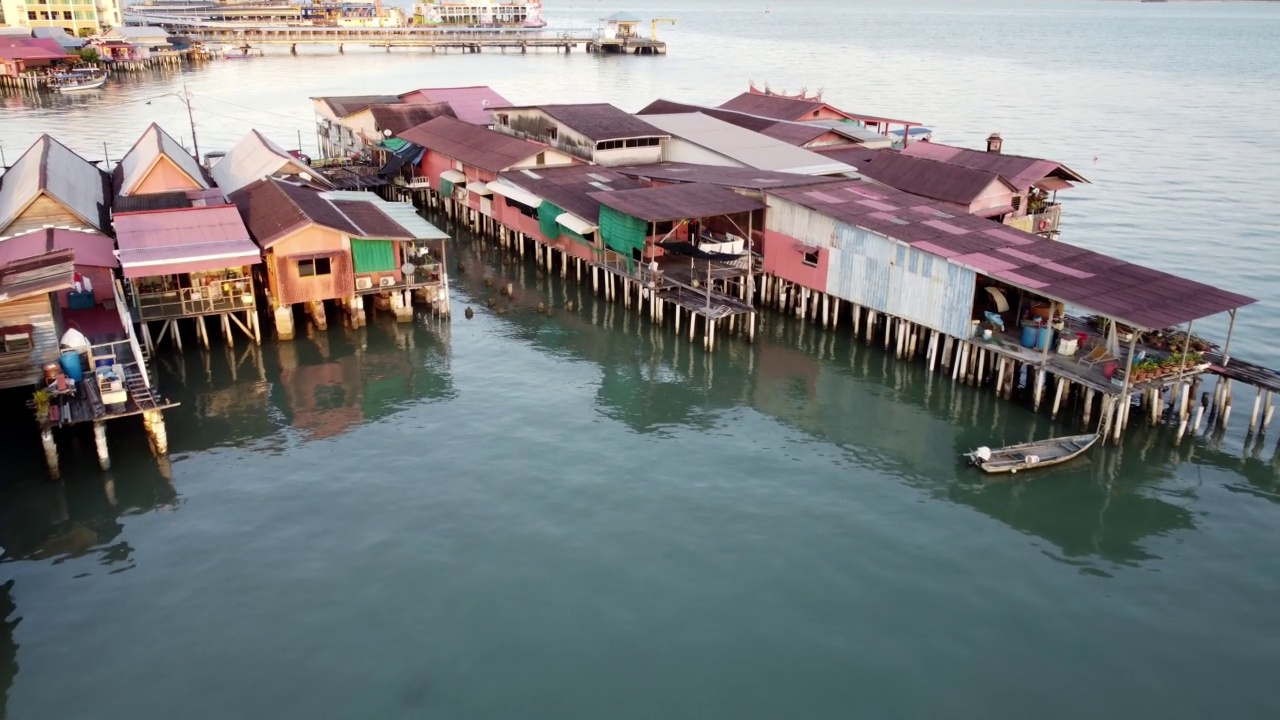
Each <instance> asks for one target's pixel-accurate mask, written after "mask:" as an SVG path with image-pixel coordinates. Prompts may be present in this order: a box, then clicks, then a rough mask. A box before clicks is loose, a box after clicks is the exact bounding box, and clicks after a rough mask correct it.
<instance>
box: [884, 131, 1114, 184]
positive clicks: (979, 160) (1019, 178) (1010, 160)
mask: <svg viewBox="0 0 1280 720" xmlns="http://www.w3.org/2000/svg"><path fill="white" fill-rule="evenodd" d="M902 154H903V155H910V156H912V157H923V158H929V159H930V160H940V161H942V162H945V163H950V164H952V165H961V166H964V167H968V168H973V169H975V170H985V171H987V172H993V173H996V174H998V175H1001V176H1003V177H1004V179H1006V180H1008V181H1009V182H1011V183H1013V186H1014V187H1015V188H1017V189H1018V191H1019V192H1023V191H1025V190H1027V189H1028V188H1030V187H1031V186H1032V185H1035V184H1036V183H1038V182H1042V181H1044V180H1045V179H1047V178H1051V177H1052V178H1057V179H1061V180H1066V181H1068V182H1089V181H1088V180H1086V179H1085V178H1084V176H1083V175H1080V174H1079V173H1077V172H1075V171H1074V170H1072V169H1071V168H1069V167H1067V166H1066V165H1063V164H1062V163H1060V162H1055V161H1053V160H1041V159H1039V158H1033V157H1024V156H1021V155H1007V154H1004V153H989V152H985V151H983V150H970V149H969V148H962V147H956V146H954V145H943V144H941V143H935V142H918V143H911V144H910V145H908V146H906V147H905V148H903V149H902Z"/></svg>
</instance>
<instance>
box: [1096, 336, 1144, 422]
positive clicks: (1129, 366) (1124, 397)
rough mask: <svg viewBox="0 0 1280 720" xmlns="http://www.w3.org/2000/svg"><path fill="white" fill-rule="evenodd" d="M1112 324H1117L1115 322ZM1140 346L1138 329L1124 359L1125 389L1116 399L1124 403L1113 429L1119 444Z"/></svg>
mask: <svg viewBox="0 0 1280 720" xmlns="http://www.w3.org/2000/svg"><path fill="white" fill-rule="evenodd" d="M1112 322H1115V321H1114V320H1113V321H1112ZM1137 345H1138V329H1137V328H1134V329H1133V334H1132V336H1131V337H1130V338H1129V355H1128V356H1127V357H1126V358H1125V359H1124V387H1123V388H1121V390H1120V397H1118V398H1116V399H1117V400H1119V401H1120V402H1122V403H1124V404H1123V405H1121V406H1120V407H1119V408H1118V409H1117V411H1116V419H1115V427H1113V428H1111V430H1112V433H1111V437H1112V439H1114V440H1116V441H1117V442H1118V441H1119V440H1120V434H1121V432H1123V431H1124V421H1125V415H1126V414H1128V412H1129V406H1130V405H1131V403H1130V398H1129V379H1130V378H1131V377H1133V351H1134V350H1135V349H1136V348H1137ZM1104 441H1105V438H1104Z"/></svg>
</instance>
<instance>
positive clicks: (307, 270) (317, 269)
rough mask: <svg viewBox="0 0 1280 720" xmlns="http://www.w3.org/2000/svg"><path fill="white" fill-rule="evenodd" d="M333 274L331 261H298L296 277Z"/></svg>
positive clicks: (325, 259) (328, 259)
mask: <svg viewBox="0 0 1280 720" xmlns="http://www.w3.org/2000/svg"><path fill="white" fill-rule="evenodd" d="M332 272H333V261H332V260H331V259H330V258H327V257H321V258H312V259H310V260H299V261H298V277H312V276H315V275H329V274H331V273H332Z"/></svg>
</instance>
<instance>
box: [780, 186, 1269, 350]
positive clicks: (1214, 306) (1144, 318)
mask: <svg viewBox="0 0 1280 720" xmlns="http://www.w3.org/2000/svg"><path fill="white" fill-rule="evenodd" d="M766 195H767V198H768V199H769V201H770V205H771V206H772V205H773V204H774V203H776V200H774V198H781V199H784V200H788V201H790V202H794V203H797V204H799V205H802V206H804V207H807V208H809V209H811V210H813V211H815V212H817V213H819V214H821V215H825V216H827V217H831V218H834V219H836V220H839V221H841V222H845V223H848V224H849V225H853V226H857V227H861V228H864V229H866V230H869V231H871V232H874V233H877V234H879V235H883V236H884V237H888V238H892V239H894V240H896V241H898V242H901V243H904V244H907V245H910V246H912V247H914V248H916V249H917V250H921V251H923V252H926V253H929V254H930V255H933V256H935V257H941V258H946V259H947V260H948V261H949V262H952V263H955V264H957V265H960V266H963V267H967V268H970V269H972V270H974V271H975V272H978V273H981V274H983V275H985V276H987V277H991V278H995V279H997V280H1001V281H1003V282H1006V283H1009V284H1010V285H1013V286H1015V287H1020V288H1024V289H1026V290H1030V291H1032V292H1035V293H1038V294H1040V295H1043V296H1045V297H1048V298H1051V299H1054V300H1058V301H1060V302H1064V303H1067V304H1070V305H1075V306H1078V307H1080V308H1083V309H1085V310H1089V311H1091V312H1095V313H1099V314H1102V315H1106V316H1107V317H1111V318H1115V319H1116V320H1119V321H1121V322H1123V323H1126V324H1130V325H1135V326H1137V327H1140V328H1148V329H1153V328H1164V327H1172V326H1175V325H1180V324H1182V323H1184V322H1187V321H1189V320H1196V319H1199V318H1202V317H1207V316H1209V315H1216V314H1217V313H1220V312H1225V311H1227V310H1232V309H1235V308H1238V307H1242V306H1244V305H1248V304H1250V303H1253V302H1256V301H1255V300H1254V299H1253V298H1250V297H1246V296H1244V295H1238V294H1236V293H1232V292H1228V291H1225V290H1219V289H1218V288H1215V287H1212V286H1209V285H1205V284H1203V283H1199V282H1195V281H1194V280H1188V279H1185V278H1180V277H1177V276H1175V275H1171V274H1169V273H1166V272H1162V271H1160V270H1153V269H1151V268H1147V267H1143V266H1141V265H1136V264H1134V263H1129V262H1125V261H1124V260H1120V259H1117V258H1113V257H1108V256H1106V255H1102V254H1100V253H1096V252H1093V251H1091V250H1085V249H1084V248H1079V247H1075V246H1072V245H1068V244H1066V243H1063V242H1060V241H1057V240H1051V239H1048V238H1043V237H1040V236H1039V235H1033V234H1031V233H1027V232H1023V231H1021V230H1017V229H1015V228H1011V227H1007V226H1005V225H1002V224H1000V223H998V222H995V221H993V220H988V219H986V218H982V217H978V216H977V215H968V214H964V213H960V212H957V211H956V210H955V209H954V208H953V207H952V206H951V205H950V204H949V203H944V202H939V201H931V200H927V199H925V198H922V197H919V196H916V195H912V194H910V193H906V192H902V191H901V190H894V189H893V188H887V187H881V186H875V185H872V184H871V183H869V182H867V181H865V180H845V181H841V182H839V183H834V184H831V185H823V186H821V187H819V188H814V189H810V188H793V189H780V190H770V191H767V193H766ZM797 240H804V238H797Z"/></svg>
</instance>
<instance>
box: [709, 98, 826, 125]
mask: <svg viewBox="0 0 1280 720" xmlns="http://www.w3.org/2000/svg"><path fill="white" fill-rule="evenodd" d="M824 105H826V103H822V102H817V101H814V100H801V99H799V98H787V97H778V96H777V95H761V94H759V93H753V92H744V93H742V94H741V95H739V96H737V97H735V98H733V99H732V100H729V101H728V102H724V103H721V104H720V107H722V108H724V109H725V110H736V111H738V112H744V113H748V114H751V115H759V116H760V117H767V118H773V119H775V120H800V119H802V118H806V117H810V116H812V115H813V111H815V110H818V109H820V108H822V107H823V106H824Z"/></svg>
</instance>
